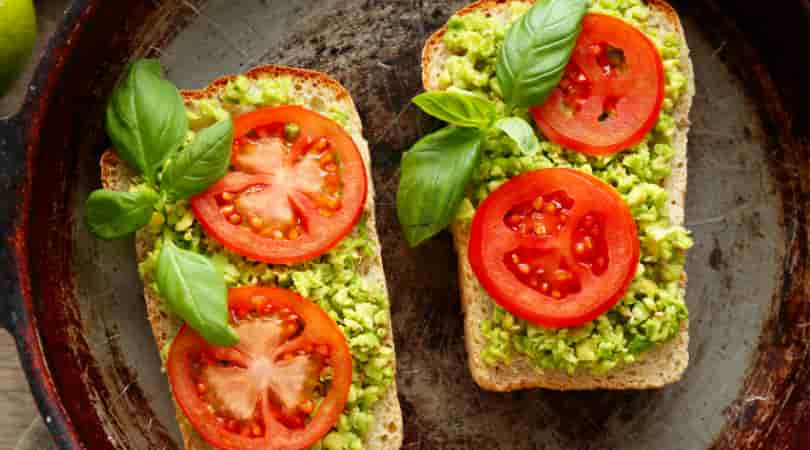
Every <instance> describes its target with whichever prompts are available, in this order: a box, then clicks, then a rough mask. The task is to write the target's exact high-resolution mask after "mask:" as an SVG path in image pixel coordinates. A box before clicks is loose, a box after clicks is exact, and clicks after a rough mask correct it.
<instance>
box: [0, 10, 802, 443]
mask: <svg viewBox="0 0 810 450" xmlns="http://www.w3.org/2000/svg"><path fill="white" fill-rule="evenodd" d="M726 3H728V5H727V4H726ZM732 3H733V2H730V1H729V2H723V1H721V0H716V1H700V2H688V3H687V2H685V1H684V2H682V4H680V3H679V4H676V7H677V9H679V11H680V13H681V15H682V18H683V21H684V25H685V27H686V30H687V38H688V40H689V44H690V46H691V49H692V56H693V59H694V62H695V72H696V77H697V95H696V97H695V103H694V107H693V110H692V116H691V117H692V121H693V126H692V131H691V134H690V137H689V139H690V146H689V201H688V207H687V222H688V225H689V227H690V228H691V229H692V230H693V232H694V236H695V240H696V242H697V245H696V247H695V248H694V249H693V250H692V251H691V253H690V255H689V261H688V265H687V271H688V272H689V288H688V295H687V302H688V304H689V308H690V311H691V322H690V327H691V342H690V355H691V362H690V367H689V369H688V371H687V373H686V376H685V378H684V380H683V381H682V382H680V383H678V384H676V385H674V386H670V387H667V388H665V389H661V390H656V391H642V392H602V391H597V392H574V393H559V392H552V391H544V390H532V391H524V392H516V393H511V394H496V393H489V392H485V391H481V390H479V389H478V388H477V387H476V386H475V384H474V383H473V381H472V379H471V378H470V376H469V374H468V372H467V368H466V355H465V352H464V345H463V330H462V318H461V316H460V307H459V300H458V298H459V296H458V286H457V282H456V275H457V274H456V269H455V255H454V253H453V251H452V249H451V242H450V239H449V237H448V236H446V235H444V236H441V237H440V238H439V239H435V240H433V241H431V242H429V243H427V244H426V245H424V246H422V247H420V248H418V249H414V250H411V249H408V248H407V246H406V245H405V242H404V240H403V239H402V238H401V236H400V233H399V229H398V225H397V223H396V219H395V216H396V215H395V210H394V192H395V189H396V183H397V179H398V169H397V167H398V161H399V158H400V154H401V152H402V151H403V150H404V149H406V148H407V147H408V146H409V145H410V144H411V143H413V142H414V141H415V140H416V139H417V137H419V136H421V135H422V134H424V133H426V132H428V131H430V130H432V129H433V128H435V127H436V126H437V125H438V124H437V123H435V122H433V121H431V120H429V119H427V118H425V117H424V116H422V115H421V114H420V113H418V112H417V111H416V110H415V109H414V108H413V107H412V106H409V99H410V98H411V97H412V96H413V95H414V94H416V93H417V92H419V91H420V74H419V73H418V70H416V67H417V66H418V64H419V52H420V50H421V43H422V42H423V41H424V39H425V38H426V37H427V36H428V34H429V33H430V32H431V31H432V30H434V29H435V28H437V27H439V26H440V25H441V24H442V23H444V21H445V20H446V19H447V17H448V16H449V15H450V14H451V13H452V12H453V11H454V10H455V9H457V8H458V7H460V6H461V5H462V2H459V1H452V2H447V1H441V0H421V1H415V0H408V1H406V0H400V1H382V0H376V1H375V0H346V1H338V0H332V1H326V2H316V1H314V0H306V1H299V2H273V1H262V0H244V1H238V2H236V1H225V0H210V1H151V2H141V1H121V2H114V4H113V2H101V1H93V0H85V1H76V2H74V4H73V5H72V6H71V7H70V8H69V9H68V11H67V15H66V23H65V24H64V25H63V28H62V29H61V31H60V32H59V33H58V34H57V36H56V37H55V38H54V39H53V40H52V42H51V45H50V49H49V53H48V54H47V55H46V56H45V58H44V59H43V62H42V64H41V66H40V68H39V69H38V72H37V75H36V76H35V78H34V81H33V84H32V86H31V95H30V96H29V98H28V100H27V101H26V104H25V106H24V108H23V111H22V112H21V113H20V114H19V115H18V116H17V117H15V118H13V119H12V120H11V121H8V122H5V123H0V144H3V145H4V146H9V147H10V148H16V149H17V150H18V151H17V152H7V153H6V154H5V155H4V158H3V160H2V167H1V168H2V171H3V172H2V178H0V181H2V183H0V189H2V190H3V194H4V195H3V196H2V199H3V200H2V201H3V203H2V207H3V212H4V213H7V214H4V216H3V217H4V219H3V220H4V221H3V223H2V229H0V231H2V232H3V233H4V234H8V236H9V240H8V243H9V244H10V245H7V246H3V248H2V249H1V250H0V252H1V253H0V256H1V257H2V260H3V263H4V265H5V269H6V270H4V274H3V278H2V280H3V288H4V292H5V294H6V296H5V297H6V298H5V299H4V300H3V302H4V303H2V304H0V306H2V307H3V308H5V309H6V310H7V311H6V312H7V313H8V317H9V318H10V320H9V323H8V324H6V325H7V326H8V327H9V328H10V329H11V330H12V331H13V332H14V333H15V335H16V337H17V341H18V345H19V347H20V351H21V356H22V359H23V362H24V364H25V366H26V369H27V371H28V375H29V379H30V380H31V383H32V386H33V391H34V393H35V395H36V397H37V401H38V403H39V406H40V408H41V410H42V411H43V413H44V415H45V416H46V417H47V419H48V420H47V421H48V423H49V425H50V427H51V429H52V431H54V432H55V433H56V435H57V438H58V442H59V444H60V446H61V447H62V448H65V449H78V448H81V447H82V446H84V448H92V449H108V448H109V449H112V448H126V449H147V448H149V449H160V448H167V449H170V448H176V447H177V445H178V444H177V441H176V436H177V432H176V425H174V420H173V418H172V417H173V410H172V405H171V403H170V400H169V395H168V387H167V385H166V382H165V379H164V376H163V375H162V374H161V373H160V364H159V358H158V352H157V349H155V348H154V345H153V344H152V340H151V335H150V332H149V329H148V325H147V322H146V319H145V317H146V315H145V312H144V307H143V302H142V296H141V293H140V292H141V289H140V281H139V280H138V277H137V274H136V273H137V272H136V268H135V263H134V250H133V248H132V244H131V242H102V241H97V240H95V239H93V238H92V237H91V236H89V234H88V233H87V231H86V229H85V226H84V224H83V223H82V214H81V204H82V203H83V200H84V198H86V195H87V194H88V193H89V192H90V191H91V190H92V189H94V188H96V187H97V186H98V185H99V180H98V163H97V161H98V156H99V155H100V153H101V151H103V149H104V148H105V146H106V145H107V142H105V137H104V135H103V130H102V128H101V123H102V122H101V117H102V111H103V106H104V101H105V98H106V96H107V94H108V93H109V91H110V89H111V87H112V85H113V83H114V81H115V79H116V78H117V76H118V75H119V73H120V70H121V68H122V67H123V64H124V63H125V61H127V60H128V59H130V58H132V57H137V56H145V55H151V56H157V57H160V58H161V60H162V61H163V63H164V66H166V67H167V68H168V70H169V76H170V78H172V79H173V81H175V82H176V83H177V84H178V85H179V86H181V87H184V88H195V87H200V86H203V85H205V84H206V83H207V82H208V81H209V80H212V79H214V78H216V77H217V76H220V75H222V74H226V73H235V72H240V71H243V70H245V69H247V68H249V67H251V66H253V65H256V64H263V63H275V64H287V65H295V66H302V67H307V68H312V69H317V70H322V71H325V72H327V73H329V74H331V75H332V76H334V77H336V78H338V79H339V80H340V81H342V82H343V83H344V84H345V85H346V86H347V87H348V88H349V90H350V91H351V92H352V94H353V96H354V98H355V101H356V102H357V104H358V107H359V109H360V112H361V114H362V115H363V119H364V123H365V128H366V136H367V137H368V138H369V140H370V142H371V144H372V148H373V159H374V179H375V181H376V184H377V189H378V217H379V219H378V221H379V224H378V226H379V229H380V234H381V238H382V240H383V251H384V259H385V265H386V267H387V269H388V270H387V273H388V279H389V285H390V292H391V298H392V305H393V314H394V325H395V336H396V341H397V342H396V343H397V347H398V357H399V372H398V376H397V382H398V385H399V389H400V400H401V402H402V406H403V412H404V414H405V432H406V433H405V434H406V441H405V444H404V448H405V449H409V450H416V449H420V450H421V449H424V450H428V449H447V450H453V449H458V450H462V449H473V448H476V449H492V450H496V449H504V450H505V449H521V450H522V449H527V450H528V449H549V450H556V449H583V450H585V449H588V450H597V449H623V450H624V449H627V450H630V449H648V448H658V449H672V450H676V449H677V450H680V449H704V448H715V449H807V448H810V437H809V436H808V434H809V433H810V432H808V430H810V356H808V351H810V350H809V349H810V303H808V299H810V296H809V295H808V294H809V293H808V290H810V273H809V272H808V267H807V264H808V258H807V257H808V240H807V239H808V235H807V232H808V229H807V227H806V221H807V211H810V209H808V208H806V206H807V205H806V203H807V201H808V200H809V199H810V167H808V161H809V160H808V144H807V111H806V107H807V103H808V102H807V99H808V97H807V92H806V88H807V83H806V81H807V80H808V78H807V73H806V71H807V67H808V61H807V59H806V58H807V54H808V53H807V51H806V47H807V35H806V33H807V31H806V30H807V29H808V28H807V8H806V5H805V4H804V3H799V2H796V3H795V4H792V3H789V2H784V4H780V5H779V6H776V5H770V6H767V7H766V8H768V10H767V11H763V10H761V3H757V2H744V3H734V5H733V7H728V6H729V5H732ZM783 42H790V43H791V44H790V45H791V48H794V47H798V50H799V51H793V50H791V55H794V56H793V57H792V58H785V57H778V55H781V53H777V52H778V51H781V50H782V49H783V46H784V44H783ZM802 49H804V51H802ZM774 80H778V81H779V82H778V83H776V82H775V81H774ZM23 149H25V151H23ZM15 189H17V191H16V192H17V194H16V195H15ZM5 217H11V218H12V219H11V220H9V219H5ZM426 261H427V263H425V262H426Z"/></svg>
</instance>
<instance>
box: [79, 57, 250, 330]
mask: <svg viewBox="0 0 810 450" xmlns="http://www.w3.org/2000/svg"><path fill="white" fill-rule="evenodd" d="M105 125H106V129H107V134H108V135H109V136H110V140H112V143H113V146H114V147H115V151H116V152H117V153H118V155H119V156H120V157H121V158H122V159H123V160H124V161H126V162H127V163H128V164H129V165H130V167H131V168H132V169H133V170H134V171H135V172H136V173H137V174H139V175H142V176H143V179H144V180H145V183H144V184H143V185H140V186H137V187H135V188H133V189H131V190H130V192H119V191H111V190H107V189H99V190H96V191H94V192H93V193H91V194H90V197H88V199H87V203H86V205H85V208H86V210H85V219H86V223H87V227H88V229H89V230H90V232H92V233H93V234H95V235H96V236H98V237H100V238H102V239H115V238H120V237H124V236H127V235H130V234H132V233H134V232H135V231H137V230H138V229H140V228H142V227H143V226H145V225H146V224H147V223H149V222H150V220H151V218H152V216H153V215H154V213H155V211H160V210H162V209H163V206H164V205H165V203H166V202H167V201H169V200H172V201H178V200H184V199H187V198H189V197H191V196H192V195H195V194H198V193H200V192H202V191H204V190H205V189H206V188H208V186H210V185H211V184H213V183H214V182H215V181H217V180H218V179H220V178H222V176H224V175H225V173H226V172H227V170H228V166H229V164H230V158H231V146H232V143H233V123H232V122H231V120H230V119H227V120H224V121H222V122H219V123H216V124H214V125H211V126H210V127H208V128H206V129H204V130H202V131H200V132H199V133H197V134H196V136H195V137H194V139H193V140H192V141H191V142H190V143H189V144H188V145H187V146H185V148H183V143H184V141H185V139H186V135H187V134H188V120H187V118H186V109H185V106H184V104H183V99H182V97H181V96H180V93H179V92H178V91H177V88H176V87H175V86H174V85H173V84H172V83H171V82H169V81H168V80H166V79H165V78H163V75H162V68H161V67H160V63H159V62H157V61H156V60H149V59H147V60H139V61H135V62H133V63H131V64H130V65H129V66H127V68H126V69H125V70H124V77H123V79H122V80H121V82H120V83H119V84H118V85H117V86H116V88H115V90H114V91H113V93H112V96H111V99H110V102H109V104H108V105H107V113H106V121H105ZM171 234H172V233H171V232H169V231H167V232H165V234H164V236H163V238H162V239H163V241H162V245H161V247H160V254H159V255H158V259H157V265H156V268H155V281H156V283H157V286H158V290H159V291H160V293H161V295H162V296H163V297H164V298H165V299H166V303H167V305H168V306H169V308H171V310H172V311H173V312H174V313H175V314H177V315H178V316H180V318H182V319H183V320H184V321H185V322H186V323H188V324H189V326H191V327H192V328H194V329H195V330H196V331H197V332H199V333H200V335H201V336H203V338H205V339H206V340H207V341H209V342H211V343H213V344H215V345H232V344H234V343H236V341H237V340H238V336H237V335H236V332H235V331H234V330H233V329H232V328H231V327H230V325H229V324H228V298H227V297H228V296H227V290H226V288H225V281H224V278H223V275H222V274H221V273H220V272H219V271H218V270H217V269H216V268H215V266H214V264H213V263H212V262H211V260H210V259H209V258H207V257H205V256H204V255H200V254H198V253H194V252H191V251H188V250H183V249H181V248H180V247H178V246H177V245H175V244H174V242H173V241H172V236H171Z"/></svg>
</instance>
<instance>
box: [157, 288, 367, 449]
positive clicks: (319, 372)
mask: <svg viewBox="0 0 810 450" xmlns="http://www.w3.org/2000/svg"><path fill="white" fill-rule="evenodd" d="M228 303H229V307H230V311H231V322H232V325H233V326H234V328H235V329H236V332H237V333H238V334H239V338H240V340H239V343H238V344H237V345H236V346H235V347H229V348H226V347H216V346H212V345H210V344H208V343H207V342H206V341H205V340H204V339H203V338H202V337H200V336H199V335H198V334H197V333H196V332H195V331H194V330H193V329H191V328H190V327H188V326H187V325H184V326H183V328H182V329H181V330H180V332H179V333H178V334H177V337H175V339H174V341H173V343H172V347H171V350H170V352H169V359H168V363H167V366H168V372H169V381H170V382H171V386H172V391H173V392H174V397H175V399H176V400H177V403H178V404H179V405H180V408H181V409H182V410H183V413H185V416H186V417H187V418H188V420H189V421H190V422H191V424H192V426H194V429H195V430H197V431H198V432H199V433H200V435H201V436H202V437H203V438H204V439H205V440H206V441H207V442H208V443H210V444H211V445H213V446H214V447H216V448H218V449H223V450H253V449H268V448H272V449H274V450H301V449H305V448H307V447H309V446H311V445H312V444H314V443H315V442H317V441H318V440H319V439H321V438H322V437H323V436H324V435H326V433H328V432H329V431H330V430H331V429H332V427H334V425H335V423H336V422H337V420H338V418H339V417H340V414H341V413H342V412H343V408H344V406H345V404H346V400H347V398H348V395H349V388H350V387H351V384H352V357H351V352H350V351H349V347H348V345H347V343H346V338H345V337H344V336H343V333H341V331H340V329H339V328H338V327H337V325H336V324H335V322H334V321H333V320H332V319H331V318H330V317H329V316H328V315H327V314H326V312H324V310H322V309H321V308H320V307H318V306H317V305H315V304H314V303H312V302H311V301H309V300H306V299H304V298H303V297H301V296H299V295H298V294H296V293H294V292H291V291H288V290H286V289H281V288H276V287H261V286H251V287H240V288H235V289H231V290H230V292H229V293H228Z"/></svg>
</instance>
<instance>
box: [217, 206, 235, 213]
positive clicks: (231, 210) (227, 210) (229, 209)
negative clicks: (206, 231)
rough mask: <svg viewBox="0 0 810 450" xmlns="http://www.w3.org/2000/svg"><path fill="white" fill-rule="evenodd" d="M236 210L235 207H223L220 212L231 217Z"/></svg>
mask: <svg viewBox="0 0 810 450" xmlns="http://www.w3.org/2000/svg"><path fill="white" fill-rule="evenodd" d="M235 210H236V208H234V206H233V205H225V206H223V207H222V208H220V209H219V212H221V213H222V214H223V215H226V216H229V215H231V214H233V212H234V211H235Z"/></svg>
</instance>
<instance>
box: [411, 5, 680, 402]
mask: <svg viewBox="0 0 810 450" xmlns="http://www.w3.org/2000/svg"><path fill="white" fill-rule="evenodd" d="M512 2H522V3H534V0H479V1H476V2H474V3H471V4H469V5H467V6H465V7H464V8H462V9H460V10H459V11H458V12H457V13H456V14H459V15H466V14H470V13H472V12H476V11H480V12H483V13H485V14H487V15H490V16H497V15H502V14H504V11H505V10H506V8H507V7H508V5H509V3H512ZM647 4H648V5H649V6H650V8H651V10H652V12H653V17H651V20H654V21H655V24H656V25H657V26H659V27H662V28H666V29H668V30H670V31H674V32H676V33H678V34H679V35H680V36H681V38H682V39H683V42H684V45H683V48H682V52H681V67H682V68H683V70H684V72H685V73H686V74H687V79H688V85H687V89H686V92H685V93H683V94H682V95H681V97H680V98H679V100H678V104H677V105H676V106H675V110H674V114H673V118H674V119H675V121H676V133H675V137H674V139H673V148H674V149H675V155H674V156H673V158H672V162H671V166H672V174H671V175H670V176H669V177H667V179H666V180H664V187H665V188H666V190H667V193H668V194H669V203H668V204H667V209H668V213H669V216H670V219H671V220H672V222H673V223H675V224H682V223H683V220H684V202H685V200H686V171H687V161H686V157H687V155H686V144H687V133H688V131H689V119H688V114H689V109H690V107H691V103H692V97H693V96H694V92H695V87H694V75H693V70H692V62H691V60H690V58H689V48H688V46H687V45H686V37H685V35H684V33H683V27H682V25H681V22H680V19H679V17H678V14H677V13H676V12H675V10H674V9H673V8H672V7H671V6H670V5H669V4H668V3H666V2H665V1H663V0H648V1H647ZM446 32H447V26H446V25H445V26H443V27H442V28H440V29H438V30H437V31H436V32H434V33H433V34H432V35H431V36H430V38H428V40H427V41H426V43H425V46H424V48H423V49H422V83H423V86H424V89H425V90H426V91H430V90H437V89H439V86H438V84H437V80H438V75H439V73H440V70H441V67H442V63H443V58H446V56H447V54H448V53H447V51H446V48H445V47H444V45H443V43H442V38H443V37H444V34H445V33H446ZM450 229H451V232H452V234H453V241H454V245H455V248H456V252H457V253H458V256H459V260H458V263H459V284H460V286H461V297H462V298H461V300H462V309H463V311H464V331H465V345H466V348H467V356H468V363H469V367H470V372H471V374H472V377H473V379H474V380H475V382H476V383H477V384H478V385H479V386H481V387H482V388H484V389H487V390H492V391H513V390H518V389H528V388H538V387H539V388H547V389H555V390H583V389H649V388H659V387H662V386H664V385H666V384H669V383H673V382H676V381H678V380H679V379H680V378H681V376H682V375H683V373H684V371H685V370H686V367H687V366H688V362H689V353H688V346H689V329H688V323H684V324H683V326H682V327H681V331H680V333H679V334H678V335H677V336H676V337H675V338H673V339H672V340H670V341H668V342H665V343H661V344H658V345H656V346H655V347H653V348H652V349H650V350H649V351H647V352H646V353H644V354H643V358H642V359H640V360H639V361H636V362H634V363H631V364H627V365H624V366H620V367H617V368H615V369H613V370H611V371H608V372H607V373H605V374H598V375H597V374H592V373H590V372H588V371H585V370H580V371H577V372H576V373H574V374H573V375H569V374H568V373H566V372H565V371H562V370H539V369H536V368H534V367H533V366H532V365H531V363H530V362H529V361H528V359H527V358H525V357H523V356H518V357H516V358H515V359H514V360H513V361H512V363H511V364H497V365H495V366H488V365H486V364H485V363H484V362H483V361H482V360H481V357H480V354H481V350H482V348H483V346H484V345H485V340H484V336H483V334H482V332H481V330H480V322H481V321H482V320H485V319H487V318H488V317H490V316H491V314H492V310H493V309H494V303H493V301H492V300H491V299H490V298H489V297H488V296H487V294H486V293H485V291H484V289H483V287H482V286H481V285H480V283H479V282H478V279H477V278H476V277H475V275H474V274H473V272H472V268H471V267H470V265H469V262H468V260H467V245H468V241H469V230H468V229H467V227H465V226H464V225H463V224H462V223H459V222H454V223H452V224H451V227H450ZM685 282H686V280H685V277H684V283H685Z"/></svg>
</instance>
